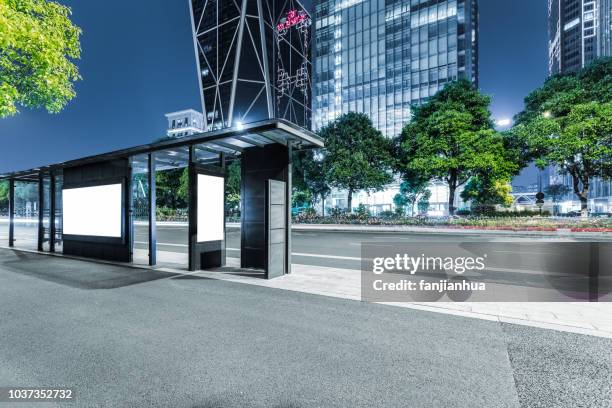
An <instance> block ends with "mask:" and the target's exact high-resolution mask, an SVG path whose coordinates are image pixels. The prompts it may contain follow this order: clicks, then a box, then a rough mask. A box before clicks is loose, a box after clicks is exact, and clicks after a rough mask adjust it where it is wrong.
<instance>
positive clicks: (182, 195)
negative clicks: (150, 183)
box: [155, 168, 189, 209]
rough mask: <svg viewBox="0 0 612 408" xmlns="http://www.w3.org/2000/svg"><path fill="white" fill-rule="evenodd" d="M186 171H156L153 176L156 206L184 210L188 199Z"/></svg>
mask: <svg viewBox="0 0 612 408" xmlns="http://www.w3.org/2000/svg"><path fill="white" fill-rule="evenodd" d="M187 172H188V169H187V168H178V169H170V170H163V171H158V172H157V173H156V174H155V183H156V187H157V188H156V190H157V206H158V207H170V208H173V209H177V208H186V207H187V198H188V194H189V193H188V188H187V180H188V173H187Z"/></svg>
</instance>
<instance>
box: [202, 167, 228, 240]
mask: <svg viewBox="0 0 612 408" xmlns="http://www.w3.org/2000/svg"><path fill="white" fill-rule="evenodd" d="M224 195H225V179H224V178H223V177H217V176H209V175H206V174H198V236H197V239H198V242H210V241H222V240H223V238H224V235H225V234H224V229H225V228H224V227H225V211H224V208H223V201H224Z"/></svg>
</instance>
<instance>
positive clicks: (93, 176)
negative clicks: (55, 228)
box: [64, 159, 132, 262]
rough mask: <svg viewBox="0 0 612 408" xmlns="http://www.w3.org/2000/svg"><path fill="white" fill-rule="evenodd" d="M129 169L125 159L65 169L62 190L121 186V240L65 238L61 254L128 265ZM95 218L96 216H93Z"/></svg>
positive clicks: (129, 247)
mask: <svg viewBox="0 0 612 408" xmlns="http://www.w3.org/2000/svg"><path fill="white" fill-rule="evenodd" d="M130 179H131V177H130V167H129V160H128V159H120V160H113V161H109V162H102V163H94V164H86V165H83V166H76V167H70V168H65V169H64V188H76V187H88V186H95V185H104V184H114V183H117V182H118V181H121V182H122V183H123V197H122V204H121V206H122V217H123V218H122V237H121V239H117V238H102V237H83V236H74V235H73V236H70V235H64V254H67V255H75V256H82V257H86V258H97V259H105V260H109V261H117V262H131V260H132V248H131V245H130V243H131V227H130V225H131V215H130V211H129V208H130V197H131V188H130ZM92 216H95V214H92Z"/></svg>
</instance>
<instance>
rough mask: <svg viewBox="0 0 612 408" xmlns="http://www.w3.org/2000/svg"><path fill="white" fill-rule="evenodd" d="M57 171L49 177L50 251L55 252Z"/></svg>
mask: <svg viewBox="0 0 612 408" xmlns="http://www.w3.org/2000/svg"><path fill="white" fill-rule="evenodd" d="M55 200H56V192H55V173H53V172H52V173H51V175H50V179H49V252H55V233H56V231H55Z"/></svg>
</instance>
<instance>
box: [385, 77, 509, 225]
mask: <svg viewBox="0 0 612 408" xmlns="http://www.w3.org/2000/svg"><path fill="white" fill-rule="evenodd" d="M490 102H491V100H490V98H489V97H488V96H486V95H482V94H481V93H480V92H479V91H478V90H477V89H476V88H474V86H473V85H472V83H471V82H469V81H467V80H459V81H456V82H452V83H450V84H448V85H447V86H446V87H445V88H444V89H442V90H441V91H440V92H438V93H437V94H436V95H434V96H433V97H432V98H431V99H430V100H429V101H428V102H427V103H425V104H423V105H421V106H417V107H415V108H414V110H413V112H414V117H413V120H412V121H411V122H410V123H409V124H407V125H406V126H405V127H404V129H403V131H402V134H401V136H400V138H399V140H398V143H397V146H398V147H397V151H398V153H397V157H398V161H397V163H396V168H397V169H398V170H399V171H400V172H401V173H402V174H403V175H406V174H418V175H419V176H420V177H422V178H424V179H426V180H431V179H437V180H442V181H444V182H446V183H447V184H448V187H449V213H450V214H453V213H454V210H455V209H454V200H455V191H456V189H457V187H459V186H461V185H463V184H465V183H466V182H467V181H468V180H469V179H470V178H471V177H475V176H478V175H481V174H488V175H489V177H491V179H493V180H497V179H504V180H505V179H507V178H508V177H509V176H510V175H511V174H514V173H516V172H517V171H518V165H517V164H515V163H513V162H512V160H511V159H512V157H511V156H510V155H508V154H507V152H506V148H505V145H504V138H503V137H502V136H501V135H500V134H499V133H497V132H495V131H494V130H493V123H492V121H491V118H490V116H491V114H490V112H489V110H488V107H489V104H490Z"/></svg>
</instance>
